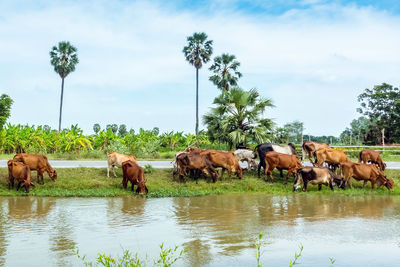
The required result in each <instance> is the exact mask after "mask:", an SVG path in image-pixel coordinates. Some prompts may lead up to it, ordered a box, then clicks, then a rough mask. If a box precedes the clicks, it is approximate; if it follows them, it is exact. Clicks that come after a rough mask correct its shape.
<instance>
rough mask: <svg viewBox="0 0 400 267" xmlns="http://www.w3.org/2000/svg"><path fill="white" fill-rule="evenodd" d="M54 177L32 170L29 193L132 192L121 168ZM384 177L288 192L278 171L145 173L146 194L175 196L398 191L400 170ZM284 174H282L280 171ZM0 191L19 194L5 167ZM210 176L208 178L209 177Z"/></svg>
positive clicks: (74, 170) (61, 173)
mask: <svg viewBox="0 0 400 267" xmlns="http://www.w3.org/2000/svg"><path fill="white" fill-rule="evenodd" d="M57 172H58V179H57V181H56V182H52V181H51V180H50V178H49V177H48V176H47V174H45V184H44V185H39V184H36V172H35V171H33V172H32V178H33V179H32V180H33V183H34V184H35V185H36V187H34V188H31V191H30V193H29V195H31V196H60V197H61V196H65V197H72V196H76V197H113V196H128V195H136V194H135V193H132V192H131V191H130V190H124V189H123V188H122V183H121V182H122V172H121V169H117V170H116V172H117V175H118V178H107V177H106V169H105V168H71V169H57ZM385 173H386V175H387V177H390V178H393V179H394V181H395V187H394V190H393V191H390V192H389V191H388V190H387V189H386V188H385V187H381V188H379V189H375V190H371V186H370V183H368V185H367V187H366V188H362V182H356V181H354V180H353V182H352V184H353V188H352V189H346V190H341V189H339V188H337V187H335V191H333V192H332V191H331V190H330V189H328V187H322V190H321V191H318V187H317V186H309V187H308V191H309V192H307V193H304V192H302V191H300V190H298V191H296V192H295V193H292V190H293V186H292V184H291V182H292V181H293V178H290V180H289V184H288V185H284V184H283V182H284V179H285V178H280V177H279V172H278V171H275V172H274V181H275V182H274V183H270V182H265V181H264V179H263V177H262V178H261V179H260V178H257V174H256V173H247V172H245V173H244V176H243V179H242V180H238V179H237V178H236V176H235V175H233V176H232V182H229V181H228V178H227V175H226V174H225V177H224V180H223V181H221V180H218V181H217V182H216V183H212V182H208V181H206V180H205V179H200V180H199V182H198V184H196V182H195V181H193V180H192V179H190V178H186V183H180V182H179V181H178V180H179V178H178V177H176V178H175V179H174V178H173V176H172V169H154V170H153V171H152V172H151V173H146V174H145V176H146V179H147V184H146V185H147V187H148V189H149V194H148V195H147V197H177V196H201V195H208V194H224V193H263V194H280V195H285V194H341V195H376V194H384V195H386V194H390V195H400V170H386V171H385ZM284 174H286V173H285V172H284ZM0 177H2V178H1V179H0V195H2V196H15V195H18V196H22V195H25V193H24V192H23V191H18V192H17V191H16V190H15V189H14V190H8V186H7V177H8V174H7V169H6V168H0ZM210 180H211V179H209V181H210Z"/></svg>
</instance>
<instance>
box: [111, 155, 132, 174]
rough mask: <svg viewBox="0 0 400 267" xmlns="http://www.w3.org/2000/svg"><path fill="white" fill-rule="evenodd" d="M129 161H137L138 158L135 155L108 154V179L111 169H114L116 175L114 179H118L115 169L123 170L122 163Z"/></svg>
mask: <svg viewBox="0 0 400 267" xmlns="http://www.w3.org/2000/svg"><path fill="white" fill-rule="evenodd" d="M127 160H132V161H136V157H135V156H133V155H125V154H120V153H117V152H110V153H109V154H108V158H107V163H108V165H107V177H110V168H112V171H113V173H114V177H117V175H116V174H115V170H114V167H118V168H121V166H122V162H124V161H127Z"/></svg>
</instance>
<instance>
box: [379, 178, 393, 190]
mask: <svg viewBox="0 0 400 267" xmlns="http://www.w3.org/2000/svg"><path fill="white" fill-rule="evenodd" d="M376 183H377V185H378V187H379V186H382V185H384V186H385V187H386V188H387V189H388V190H392V189H393V187H394V181H393V179H392V178H387V177H386V176H384V175H379V177H378V179H377V181H376Z"/></svg>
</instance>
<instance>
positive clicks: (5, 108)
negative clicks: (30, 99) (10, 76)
mask: <svg viewBox="0 0 400 267" xmlns="http://www.w3.org/2000/svg"><path fill="white" fill-rule="evenodd" d="M12 104H13V100H12V99H11V98H10V97H9V96H8V95H6V94H2V95H1V96H0V130H1V129H3V126H4V124H5V123H6V121H7V119H8V117H10V115H11V113H10V111H11V105H12Z"/></svg>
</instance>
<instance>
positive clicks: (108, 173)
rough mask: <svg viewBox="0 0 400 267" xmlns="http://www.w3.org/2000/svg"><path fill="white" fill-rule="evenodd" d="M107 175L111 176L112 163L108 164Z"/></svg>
mask: <svg viewBox="0 0 400 267" xmlns="http://www.w3.org/2000/svg"><path fill="white" fill-rule="evenodd" d="M107 177H110V164H108V165H107Z"/></svg>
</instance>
